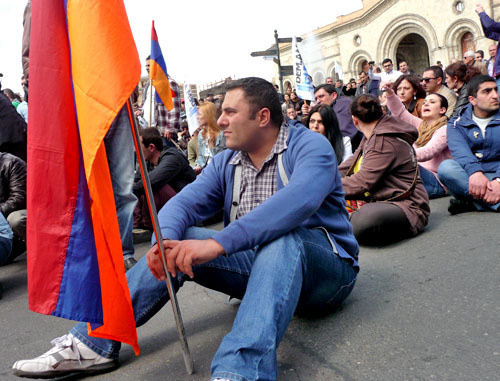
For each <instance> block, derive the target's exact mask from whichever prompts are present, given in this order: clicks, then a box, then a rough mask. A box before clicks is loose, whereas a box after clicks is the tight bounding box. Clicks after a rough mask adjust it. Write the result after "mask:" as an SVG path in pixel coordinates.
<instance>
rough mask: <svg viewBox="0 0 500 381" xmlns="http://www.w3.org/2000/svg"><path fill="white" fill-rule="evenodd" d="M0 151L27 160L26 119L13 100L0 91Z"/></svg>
mask: <svg viewBox="0 0 500 381" xmlns="http://www.w3.org/2000/svg"><path fill="white" fill-rule="evenodd" d="M0 126H1V128H0V152H7V153H10V154H12V155H14V156H17V157H19V158H21V159H22V160H24V161H26V157H27V140H26V139H27V137H26V129H27V125H26V121H25V120H24V119H23V117H22V116H21V115H19V113H18V112H17V111H16V108H15V107H14V106H13V105H12V102H11V101H10V100H9V98H7V96H6V95H4V94H3V93H2V92H0Z"/></svg>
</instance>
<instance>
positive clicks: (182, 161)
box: [132, 127, 196, 243]
mask: <svg viewBox="0 0 500 381" xmlns="http://www.w3.org/2000/svg"><path fill="white" fill-rule="evenodd" d="M140 137H141V143H142V151H143V153H144V159H145V160H146V162H147V165H148V173H149V179H150V181H151V187H152V189H153V197H154V199H155V205H156V208H157V210H160V209H161V208H162V207H163V205H165V204H166V203H167V201H168V200H170V199H171V198H172V197H174V196H175V195H176V194H177V193H178V192H180V191H181V190H182V188H184V187H185V186H186V185H187V184H189V183H192V182H193V181H194V180H195V179H196V174H195V173H194V171H193V168H191V166H190V165H189V162H188V160H187V158H186V156H184V155H183V154H182V152H180V151H179V149H177V148H173V147H167V148H163V141H162V138H161V135H160V133H159V132H158V130H157V129H156V128H154V127H151V128H145V129H143V130H140ZM132 189H133V192H134V193H135V195H136V196H137V198H138V202H137V205H136V207H135V209H134V240H135V241H136V240H137V236H139V235H140V236H146V234H144V230H146V231H147V232H148V235H147V240H148V241H149V240H150V239H151V233H150V231H151V230H153V224H152V222H151V216H150V215H149V209H148V204H147V202H146V196H145V193H144V184H143V182H142V180H141V178H140V171H138V172H137V180H136V182H135V183H134V186H133V188H132ZM138 229H144V230H142V231H139V230H138ZM137 242H138V241H136V243H137Z"/></svg>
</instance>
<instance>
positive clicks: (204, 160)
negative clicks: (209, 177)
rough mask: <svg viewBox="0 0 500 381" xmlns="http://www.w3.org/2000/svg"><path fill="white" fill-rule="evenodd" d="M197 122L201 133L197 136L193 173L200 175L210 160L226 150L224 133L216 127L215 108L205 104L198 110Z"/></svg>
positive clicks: (213, 105)
mask: <svg viewBox="0 0 500 381" xmlns="http://www.w3.org/2000/svg"><path fill="white" fill-rule="evenodd" d="M198 122H199V124H200V129H201V132H200V134H199V136H198V159H196V163H195V166H194V171H195V172H196V173H197V174H198V173H201V171H202V170H203V168H205V167H206V166H207V165H208V163H210V161H211V160H212V158H213V157H214V156H215V155H217V154H218V153H219V152H221V151H223V150H224V149H225V148H226V140H225V138H224V132H223V131H222V130H221V129H220V128H219V126H218V125H217V107H216V106H215V104H213V103H212V102H205V103H203V104H201V105H200V107H199V108H198Z"/></svg>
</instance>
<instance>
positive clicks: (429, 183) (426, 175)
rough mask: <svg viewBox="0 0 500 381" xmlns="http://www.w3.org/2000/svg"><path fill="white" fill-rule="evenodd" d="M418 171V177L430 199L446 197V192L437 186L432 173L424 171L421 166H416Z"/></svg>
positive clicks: (436, 180)
mask: <svg viewBox="0 0 500 381" xmlns="http://www.w3.org/2000/svg"><path fill="white" fill-rule="evenodd" d="M418 170H419V171H420V177H421V179H422V182H423V183H424V187H425V190H426V191H427V194H428V195H429V198H430V199H434V198H438V197H444V196H446V191H445V190H444V188H443V187H442V186H441V184H439V181H438V179H437V178H436V176H435V175H434V173H432V172H431V171H429V170H428V169H425V168H424V167H422V166H421V165H419V166H418Z"/></svg>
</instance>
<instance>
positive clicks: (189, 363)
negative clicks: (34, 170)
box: [127, 94, 194, 374]
mask: <svg viewBox="0 0 500 381" xmlns="http://www.w3.org/2000/svg"><path fill="white" fill-rule="evenodd" d="M151 95H152V94H151ZM127 108H128V114H129V119H130V122H131V123H130V125H131V128H132V136H133V138H134V146H135V152H136V153H137V160H138V162H139V168H140V169H141V177H142V182H143V184H144V190H145V193H146V199H147V202H148V206H149V213H150V214H151V220H152V222H153V229H154V233H155V237H156V242H157V243H158V248H159V250H160V256H161V260H162V263H163V270H164V271H165V274H166V277H167V279H166V280H165V282H166V284H167V289H168V294H169V296H170V304H171V305H172V310H173V313H174V318H175V324H176V325H177V333H178V334H179V340H180V342H181V347H182V355H183V357H184V364H185V365H186V371H187V373H188V374H193V373H194V363H193V358H192V357H191V353H190V351H189V346H188V342H187V338H186V332H185V330H184V324H183V323H182V316H181V311H180V309H179V304H178V303H177V295H176V293H175V290H174V285H173V283H172V277H171V275H170V273H169V272H168V271H167V262H166V259H165V249H164V247H163V245H162V242H163V237H162V236H161V231H160V224H159V222H158V214H157V212H156V205H155V202H154V198H153V191H152V189H151V182H150V181H149V174H148V171H147V170H146V162H145V160H144V154H143V152H142V149H141V147H140V145H139V143H140V138H139V130H138V128H137V121H136V119H135V115H134V113H133V112H132V99H129V100H128V102H127Z"/></svg>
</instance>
